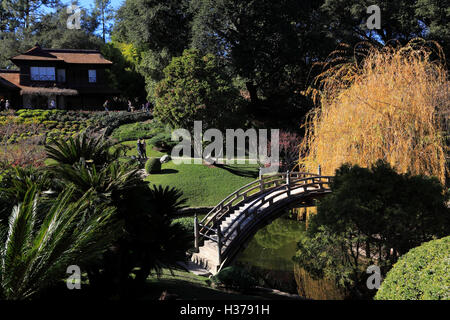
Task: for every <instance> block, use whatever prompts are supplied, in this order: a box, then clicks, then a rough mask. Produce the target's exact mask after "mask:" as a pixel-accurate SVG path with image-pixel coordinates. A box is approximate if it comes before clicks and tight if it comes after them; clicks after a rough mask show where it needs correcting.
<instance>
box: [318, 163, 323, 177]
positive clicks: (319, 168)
mask: <svg viewBox="0 0 450 320" xmlns="http://www.w3.org/2000/svg"><path fill="white" fill-rule="evenodd" d="M317 174H318V175H319V176H321V175H322V168H321V167H320V164H319V167H318V168H317Z"/></svg>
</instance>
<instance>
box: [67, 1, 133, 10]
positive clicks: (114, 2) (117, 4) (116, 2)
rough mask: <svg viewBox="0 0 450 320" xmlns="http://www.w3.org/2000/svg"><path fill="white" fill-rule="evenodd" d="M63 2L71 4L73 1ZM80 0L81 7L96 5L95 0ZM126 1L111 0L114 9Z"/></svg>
mask: <svg viewBox="0 0 450 320" xmlns="http://www.w3.org/2000/svg"><path fill="white" fill-rule="evenodd" d="M63 2H64V3H67V4H70V3H71V2H72V1H70V0H65V1H63ZM78 2H79V4H80V7H83V8H90V7H92V6H94V0H78ZM124 2H125V0H111V5H112V6H113V8H114V9H118V8H119V7H120V6H121V5H122V3H124Z"/></svg>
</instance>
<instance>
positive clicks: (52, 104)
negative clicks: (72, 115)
mask: <svg viewBox="0 0 450 320" xmlns="http://www.w3.org/2000/svg"><path fill="white" fill-rule="evenodd" d="M49 109H56V103H55V100H53V99H52V100H51V101H50V106H49Z"/></svg>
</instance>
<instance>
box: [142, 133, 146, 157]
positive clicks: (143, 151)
mask: <svg viewBox="0 0 450 320" xmlns="http://www.w3.org/2000/svg"><path fill="white" fill-rule="evenodd" d="M141 148H142V154H143V156H144V159H146V160H147V150H146V149H147V144H146V143H145V139H142V138H141Z"/></svg>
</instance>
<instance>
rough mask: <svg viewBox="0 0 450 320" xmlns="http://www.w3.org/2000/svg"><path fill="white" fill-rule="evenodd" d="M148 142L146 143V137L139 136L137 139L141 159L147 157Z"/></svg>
mask: <svg viewBox="0 0 450 320" xmlns="http://www.w3.org/2000/svg"><path fill="white" fill-rule="evenodd" d="M146 147H147V144H146V143H145V139H143V138H139V139H138V141H137V149H138V154H139V159H143V160H145V159H147V150H146Z"/></svg>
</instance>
